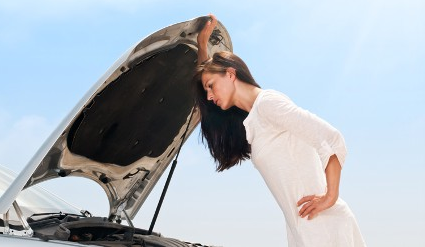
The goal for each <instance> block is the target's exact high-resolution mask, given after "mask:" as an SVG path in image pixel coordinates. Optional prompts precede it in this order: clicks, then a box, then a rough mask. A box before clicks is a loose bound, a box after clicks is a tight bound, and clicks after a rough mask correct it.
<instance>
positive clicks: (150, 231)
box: [148, 108, 195, 235]
mask: <svg viewBox="0 0 425 247" xmlns="http://www.w3.org/2000/svg"><path fill="white" fill-rule="evenodd" d="M194 110H195V108H192V112H191V113H190V117H189V122H188V123H187V126H186V130H185V131H184V133H183V136H182V141H181V143H180V146H179V150H177V154H176V157H175V158H174V160H173V164H172V165H171V169H170V173H168V177H167V181H166V182H165V185H164V189H163V190H162V193H161V197H160V198H159V202H158V205H157V206H156V210H155V214H154V216H153V218H152V222H151V225H150V227H149V231H148V235H151V234H152V231H153V228H154V226H155V223H156V219H157V218H158V214H159V211H160V210H161V206H162V203H163V201H164V198H165V194H166V193H167V190H168V186H169V185H170V181H171V177H172V176H173V173H174V170H175V169H176V165H177V158H178V157H179V154H180V150H181V148H182V146H183V142H184V140H185V138H186V134H187V131H188V130H189V126H190V122H191V120H192V116H193V112H194Z"/></svg>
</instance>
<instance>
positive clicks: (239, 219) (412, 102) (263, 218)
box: [0, 0, 425, 246]
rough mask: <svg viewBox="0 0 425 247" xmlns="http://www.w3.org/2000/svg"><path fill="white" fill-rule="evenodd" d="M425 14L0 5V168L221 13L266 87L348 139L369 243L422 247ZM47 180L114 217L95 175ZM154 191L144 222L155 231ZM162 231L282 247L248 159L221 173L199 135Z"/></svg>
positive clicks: (44, 0)
mask: <svg viewBox="0 0 425 247" xmlns="http://www.w3.org/2000/svg"><path fill="white" fill-rule="evenodd" d="M424 12H425V2H424V1H422V0H410V1H395V0H387V1H383V0H372V1H370V0H359V1H336V0H335V1H332V0H324V1H307V0H299V1H295V0H294V1H268V0H264V1H258V2H257V1H249V0H248V1H233V2H228V1H221V0H218V1H214V3H212V2H211V3H210V4H209V5H207V4H204V3H201V2H199V1H181V2H178V1H171V0H162V1H161V0H159V1H153V0H140V1H136V0H129V1H100V0H89V1H71V0H66V1H52V0H40V1H20V0H17V1H6V0H0V23H1V24H0V75H1V78H0V164H2V165H5V166H7V167H9V168H11V169H12V170H14V171H16V172H19V171H20V170H21V169H22V168H23V167H24V166H25V165H26V162H27V161H28V160H29V159H30V158H31V156H32V155H33V154H34V152H35V151H36V150H37V148H38V147H39V146H40V145H41V144H42V143H43V142H44V140H45V139H46V138H47V136H48V135H49V134H50V133H51V132H52V131H53V129H54V128H55V127H56V125H57V124H58V123H59V122H60V121H61V120H62V118H63V117H64V116H65V115H66V114H67V113H68V112H69V111H70V110H71V109H72V107H73V106H74V105H75V104H76V103H77V102H78V100H79V99H80V98H81V97H82V96H83V95H84V93H85V92H86V90H88V89H89V88H90V87H91V85H92V84H93V83H95V82H96V81H97V79H98V78H99V77H101V76H102V75H103V73H104V72H105V71H106V70H107V69H108V67H109V66H111V65H112V64H113V62H114V61H115V60H116V59H118V58H119V57H120V56H121V54H122V53H124V52H125V51H126V50H127V48H129V47H130V46H131V45H133V44H134V43H136V42H138V41H139V40H141V39H142V38H143V37H145V36H147V35H149V34H150V33H152V32H154V31H156V30H158V29H160V28H163V27H165V26H168V25H170V24H173V23H176V22H182V21H185V20H188V19H191V18H194V17H197V16H201V15H206V14H208V13H214V14H215V15H216V16H217V17H218V18H219V20H220V21H221V22H222V23H223V24H224V25H225V26H226V28H227V30H228V31H229V33H230V36H231V38H232V42H233V47H234V52H235V53H236V54H238V55H239V56H240V57H242V58H243V59H244V60H245V61H246V63H247V64H248V66H249V67H250V69H251V72H252V74H253V75H254V77H255V78H256V80H257V82H259V84H260V85H262V87H263V88H273V89H276V90H279V91H282V92H284V93H285V94H287V95H288V96H289V97H291V98H292V100H294V101H295V102H296V103H297V104H298V105H300V106H301V107H303V108H305V109H308V110H310V111H312V112H314V113H316V114H317V115H319V116H321V117H323V118H324V119H326V120H327V121H328V122H330V123H331V124H333V125H334V126H335V127H337V128H338V129H339V130H340V131H341V132H342V133H343V134H344V136H345V139H346V143H347V146H348V150H349V155H348V157H347V160H346V164H345V167H344V169H343V174H342V181H341V193H340V194H341V197H342V198H343V199H344V200H345V201H347V202H348V204H349V205H350V207H351V208H352V210H353V212H354V213H355V215H356V217H357V220H358V223H359V225H360V228H361V230H362V233H363V235H364V238H365V240H366V242H367V243H368V245H369V246H425V240H424V238H423V235H424V234H425V211H424V210H423V209H424V208H425V179H424V178H423V177H424V175H425V152H424V148H425V130H424V127H425V110H424V106H425V46H424V44H425V15H423V13H424ZM160 183H161V184H163V181H161V182H160ZM59 184H60V185H59ZM44 187H45V188H48V189H49V190H51V191H53V192H54V193H56V194H59V195H60V196H61V197H63V198H69V200H70V201H72V202H73V203H74V204H76V205H78V206H81V207H84V208H86V209H89V210H90V211H93V212H95V213H97V214H105V213H106V210H107V202H106V197H104V196H103V195H101V193H102V191H101V189H100V187H99V188H98V187H97V186H96V185H95V184H92V183H91V181H84V180H82V179H76V178H68V179H66V180H65V181H64V182H63V183H62V182H58V181H52V182H48V183H46V185H45V186H44ZM70 188H73V191H72V192H70V191H69V189H70ZM68 196H69V197H68ZM97 196H98V197H97ZM158 197H159V192H158V191H154V192H153V193H152V195H151V197H150V198H149V200H148V201H147V202H146V205H145V206H144V207H142V209H141V210H140V212H139V214H138V216H137V217H136V218H135V222H134V223H135V225H137V226H139V227H141V228H149V224H150V220H151V218H152V215H153V212H154V207H155V204H156V201H157V200H158ZM99 202H101V203H103V204H101V203H99ZM155 230H157V231H160V232H161V233H162V234H163V235H165V236H171V237H176V238H180V239H184V240H188V241H196V242H201V243H203V244H214V245H220V246H286V233H285V224H284V218H283V215H282V213H281V211H280V209H279V208H278V206H277V204H276V203H275V201H274V200H273V198H272V196H271V194H270V192H269V191H268V189H267V188H266V186H265V184H264V182H263V181H262V179H261V177H260V175H259V174H258V172H257V171H256V170H255V168H253V166H252V164H251V163H250V162H245V163H244V164H242V166H240V167H235V168H233V169H231V170H229V171H226V172H224V173H220V174H219V173H215V172H214V164H213V162H212V160H211V158H210V157H209V154H208V151H207V150H206V149H205V148H204V147H203V145H202V144H200V141H199V138H198V131H195V132H194V134H193V135H192V136H191V138H190V140H189V141H188V142H187V143H186V145H185V146H184V147H183V149H182V153H181V155H180V159H179V165H178V167H177V169H176V172H175V176H174V179H173V180H172V182H171V186H170V189H169V192H168V194H167V197H166V200H165V203H164V206H163V209H162V211H161V214H160V216H159V218H158V222H157V225H156V227H155Z"/></svg>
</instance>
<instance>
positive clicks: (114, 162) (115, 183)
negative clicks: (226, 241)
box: [0, 17, 232, 247]
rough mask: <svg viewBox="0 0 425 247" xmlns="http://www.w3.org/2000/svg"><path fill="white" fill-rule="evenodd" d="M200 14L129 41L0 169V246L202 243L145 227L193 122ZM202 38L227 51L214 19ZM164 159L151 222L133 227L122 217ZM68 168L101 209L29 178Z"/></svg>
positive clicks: (63, 173)
mask: <svg viewBox="0 0 425 247" xmlns="http://www.w3.org/2000/svg"><path fill="white" fill-rule="evenodd" d="M208 18H209V17H199V18H196V19H193V20H189V21H186V22H182V23H178V24H174V25H171V26H169V27H166V28H164V29H161V30H159V31H157V32H155V33H153V34H151V35H149V36H148V37H146V38H145V39H143V40H142V41H140V42H139V43H137V44H135V45H134V46H133V47H131V48H130V49H129V50H128V51H127V52H126V53H125V54H124V55H123V56H122V57H121V58H120V59H118V61H117V62H116V63H115V64H114V65H113V66H112V67H111V68H110V69H109V70H108V71H107V72H106V73H105V75H104V76H102V77H101V78H100V80H99V81H98V82H96V83H95V84H94V85H93V87H92V88H91V89H90V90H89V91H88V92H87V93H86V95H85V96H84V97H83V98H82V100H81V101H80V102H79V103H78V104H77V105H76V106H75V108H74V109H73V110H72V111H71V113H70V114H69V115H68V116H67V117H65V119H64V120H63V121H62V123H61V124H60V125H59V126H58V127H57V129H56V130H55V131H54V132H53V133H52V134H51V136H50V137H49V138H48V139H47V141H46V142H45V143H44V144H43V146H42V147H41V148H40V149H39V150H38V151H37V153H36V154H35V155H34V157H33V158H32V159H31V160H30V161H29V163H28V164H27V166H26V167H25V168H24V169H23V170H22V172H21V173H20V174H19V175H18V176H17V177H16V179H13V178H12V176H13V175H12V174H11V173H10V172H8V171H7V170H5V169H2V170H1V173H0V175H1V181H2V182H1V184H0V186H2V187H0V195H2V196H1V198H0V217H1V220H0V233H2V234H0V241H1V243H2V246H29V245H31V246H37V244H39V245H40V246H41V245H42V246H46V245H56V246H70V245H71V246H81V245H84V246H86V245H94V246H142V247H150V246H152V247H153V246H155V247H159V246H203V245H200V244H191V243H188V242H183V241H179V240H176V239H172V238H165V237H162V236H160V235H159V234H157V233H155V232H154V231H153V228H154V224H155V219H156V216H157V215H158V213H159V209H160V205H161V203H162V200H163V196H164V195H165V191H166V187H167V186H168V182H169V179H170V177H171V175H172V172H173V170H174V169H173V167H174V166H175V163H176V162H177V161H176V158H177V157H178V152H179V150H180V148H181V146H182V145H183V143H184V142H185V140H186V139H187V138H188V136H189V135H190V134H191V132H192V131H193V130H194V128H195V127H196V125H197V124H198V122H199V112H198V110H197V109H196V108H194V107H193V105H194V95H193V94H194V93H193V89H192V86H191V83H192V76H193V73H194V68H195V66H196V63H197V46H196V37H197V34H198V32H199V31H200V30H201V29H202V27H203V26H204V24H205V22H206V21H207V20H208ZM208 48H209V51H208V52H209V53H210V54H212V53H214V52H217V51H223V50H227V51H232V44H231V40H230V36H229V34H228V33H227V31H226V29H225V27H224V26H223V25H222V24H221V23H218V25H217V28H216V29H215V30H214V32H213V34H212V35H211V38H210V43H209V46H208ZM173 159H174V161H173ZM172 161H173V162H172ZM170 163H173V165H172V167H171V169H170V174H169V175H168V176H169V177H168V179H167V182H166V186H165V188H164V192H163V194H162V196H161V200H160V203H159V204H158V205H159V206H158V208H157V211H156V213H155V216H154V220H153V221H152V224H151V226H150V229H138V228H136V227H134V226H133V224H132V222H131V220H132V219H133V218H134V216H135V215H136V214H137V212H138V210H139V209H140V207H141V206H142V204H143V202H144V201H145V200H146V198H147V196H148V195H149V193H150V192H151V191H152V188H153V187H154V186H155V185H156V183H157V181H158V180H159V178H160V177H161V176H162V175H163V172H164V171H165V169H166V168H167V167H168V166H169V165H170ZM67 176H79V177H84V178H88V179H91V180H93V181H95V182H97V183H98V184H99V185H100V186H101V187H102V188H103V190H104V191H105V193H106V195H107V197H108V200H109V215H105V216H104V217H93V216H91V214H90V213H89V212H87V211H82V212H80V210H79V209H77V208H75V207H73V206H70V205H68V204H67V203H65V202H64V201H62V200H61V199H59V198H57V197H54V196H51V195H50V194H49V193H47V192H46V191H43V190H42V189H40V188H34V187H33V186H34V185H36V184H39V183H41V182H43V181H46V180H49V179H55V178H61V177H67ZM12 180H13V181H12ZM9 184H10V185H9ZM6 187H7V188H6ZM123 220H124V221H125V222H126V223H125V224H124V221H123ZM28 241H31V242H28Z"/></svg>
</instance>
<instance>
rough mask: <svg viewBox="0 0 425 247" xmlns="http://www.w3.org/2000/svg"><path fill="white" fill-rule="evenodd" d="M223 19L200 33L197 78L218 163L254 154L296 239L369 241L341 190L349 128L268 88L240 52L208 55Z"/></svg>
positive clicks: (204, 127) (293, 242)
mask: <svg viewBox="0 0 425 247" xmlns="http://www.w3.org/2000/svg"><path fill="white" fill-rule="evenodd" d="M216 23H217V20H216V18H215V17H214V16H213V15H211V21H209V22H208V23H207V24H206V25H205V27H204V29H203V30H202V31H201V32H200V33H199V35H198V64H199V66H198V69H197V73H196V75H195V81H196V83H195V85H196V87H197V91H196V92H197V97H196V103H197V106H198V107H199V109H200V112H201V132H202V136H203V138H205V139H206V140H207V143H208V147H209V150H210V152H211V155H212V156H213V157H214V159H215V161H216V162H218V167H217V170H218V171H223V170H226V169H229V168H230V167H232V166H234V165H236V164H238V163H240V162H241V161H243V160H245V159H248V158H251V160H252V162H253V164H254V166H255V167H256V168H257V169H258V171H259V172H260V173H261V175H262V177H263V178H264V180H265V182H266V184H267V186H268V188H269V189H270V191H271V192H272V194H273V196H274V197H275V199H276V201H277V202H278V204H279V206H280V208H281V209H282V211H283V213H284V215H285V219H286V226H287V235H288V243H289V246H291V247H293V246H297V247H298V246H314V247H320V246H324V247H325V246H326V247H330V246H335V247H341V246H342V247H345V246H365V243H364V241H363V238H362V236H361V234H360V230H359V228H358V226H357V223H356V220H355V218H354V216H353V214H352V212H351V211H350V209H349V208H348V206H347V205H346V203H345V202H344V201H343V200H341V199H340V198H339V181H340V175H341V168H342V165H343V163H344V160H345V155H346V148H345V143H344V139H343V137H342V135H341V134H340V133H339V131H338V130H336V129H335V128H334V127H332V126H331V125H329V124H328V123H327V122H325V121H324V120H322V119H320V118H319V117H317V116H316V115H314V114H311V113H310V112H308V111H305V110H303V109H301V108H299V107H298V106H296V105H295V104H294V103H293V102H292V101H291V100H290V99H289V98H288V97H287V96H286V95H284V94H282V93H280V92H277V91H273V90H263V89H261V88H260V87H259V85H258V84H257V83H256V82H255V80H254V78H253V77H252V75H251V73H250V72H249V69H248V67H247V66H246V65H245V63H244V62H243V61H242V60H241V59H240V58H239V57H237V56H236V55H234V54H232V53H230V52H220V53H216V54H214V55H213V57H212V58H210V59H208V55H207V43H208V40H209V37H210V35H211V33H212V30H213V29H214V27H215V25H216Z"/></svg>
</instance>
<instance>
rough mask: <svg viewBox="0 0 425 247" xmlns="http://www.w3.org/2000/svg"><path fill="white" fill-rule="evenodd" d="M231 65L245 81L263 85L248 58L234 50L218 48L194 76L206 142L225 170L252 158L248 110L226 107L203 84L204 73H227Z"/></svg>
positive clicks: (203, 137) (219, 166) (238, 76)
mask: <svg viewBox="0 0 425 247" xmlns="http://www.w3.org/2000/svg"><path fill="white" fill-rule="evenodd" d="M228 68H233V69H235V71H236V77H237V78H238V79H239V80H241V81H242V82H244V83H248V84H251V85H254V86H256V87H260V86H259V85H258V84H257V83H256V82H255V80H254V78H253V77H252V75H251V72H250V71H249V69H248V67H247V66H246V64H245V62H244V61H243V60H242V59H240V58H239V57H238V56H236V55H235V54H233V53H231V52H226V51H223V52H218V53H215V54H214V55H213V57H212V58H210V59H208V60H207V61H205V62H203V63H202V64H201V65H199V66H198V67H197V70H196V73H195V76H194V81H193V83H194V88H195V91H196V92H195V94H196V96H195V101H196V102H195V104H196V106H197V107H198V108H199V110H200V112H201V134H202V142H204V140H207V143H208V148H209V151H210V153H211V155H212V157H213V158H214V161H215V162H218V165H217V168H216V169H217V171H224V170H226V169H229V168H230V167H232V166H234V165H236V164H240V163H241V162H242V161H243V160H246V159H249V158H250V154H251V146H250V145H249V144H248V142H247V140H246V132H245V126H244V125H243V121H244V120H245V118H246V117H247V116H248V112H246V111H244V110H241V109H239V108H237V107H236V106H233V107H231V108H230V109H228V110H222V109H221V108H220V107H218V106H216V105H215V104H214V103H213V102H211V101H210V100H208V99H207V94H206V92H205V90H204V88H203V86H202V73H203V72H209V73H219V74H225V73H226V70H227V69H228Z"/></svg>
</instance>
